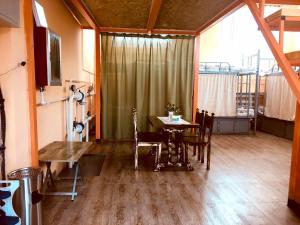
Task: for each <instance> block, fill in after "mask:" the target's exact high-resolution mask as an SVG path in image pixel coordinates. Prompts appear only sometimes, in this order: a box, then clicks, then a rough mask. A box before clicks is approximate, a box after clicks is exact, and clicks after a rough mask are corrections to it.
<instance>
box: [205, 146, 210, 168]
mask: <svg viewBox="0 0 300 225" xmlns="http://www.w3.org/2000/svg"><path fill="white" fill-rule="evenodd" d="M206 157H207V166H206V169H207V170H210V144H209V145H208V146H207V156H206Z"/></svg>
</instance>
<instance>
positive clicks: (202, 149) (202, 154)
mask: <svg viewBox="0 0 300 225" xmlns="http://www.w3.org/2000/svg"><path fill="white" fill-rule="evenodd" d="M204 155H205V147H204V146H202V145H201V163H204Z"/></svg>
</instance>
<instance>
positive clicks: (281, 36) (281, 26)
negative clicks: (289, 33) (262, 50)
mask: <svg viewBox="0 0 300 225" xmlns="http://www.w3.org/2000/svg"><path fill="white" fill-rule="evenodd" d="M284 23H285V21H284V20H280V22H279V45H280V48H281V50H282V51H283V47H284V46H283V44H284Z"/></svg>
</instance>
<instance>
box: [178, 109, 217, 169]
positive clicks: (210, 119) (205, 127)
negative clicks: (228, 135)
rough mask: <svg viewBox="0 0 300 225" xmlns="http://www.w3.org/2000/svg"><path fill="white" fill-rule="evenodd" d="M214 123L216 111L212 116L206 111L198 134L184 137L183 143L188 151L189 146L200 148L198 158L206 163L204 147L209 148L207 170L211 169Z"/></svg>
mask: <svg viewBox="0 0 300 225" xmlns="http://www.w3.org/2000/svg"><path fill="white" fill-rule="evenodd" d="M213 124H214V113H212V114H211V116H209V115H208V113H207V112H205V115H204V119H203V124H201V123H199V127H198V128H197V129H198V135H196V136H188V137H187V136H186V137H183V143H184V145H185V150H186V151H187V149H188V146H193V147H196V148H198V160H199V161H200V160H201V163H204V149H205V147H206V148H207V154H206V155H207V167H206V168H207V170H209V169H210V153H211V136H212V131H213Z"/></svg>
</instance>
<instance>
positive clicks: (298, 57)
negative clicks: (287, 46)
mask: <svg viewBox="0 0 300 225" xmlns="http://www.w3.org/2000/svg"><path fill="white" fill-rule="evenodd" d="M285 56H286V57H287V59H288V60H289V61H290V63H291V65H292V66H300V51H295V52H289V53H286V54H285Z"/></svg>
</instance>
